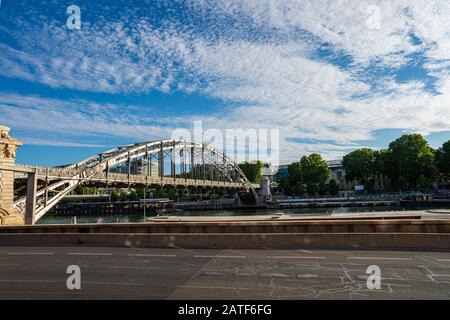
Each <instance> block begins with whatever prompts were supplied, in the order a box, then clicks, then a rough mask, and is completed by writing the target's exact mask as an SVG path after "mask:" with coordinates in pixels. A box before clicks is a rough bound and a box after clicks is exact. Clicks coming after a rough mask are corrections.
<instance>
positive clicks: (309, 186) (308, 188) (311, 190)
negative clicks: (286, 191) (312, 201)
mask: <svg viewBox="0 0 450 320" xmlns="http://www.w3.org/2000/svg"><path fill="white" fill-rule="evenodd" d="M306 192H307V193H308V195H310V196H314V195H315V194H316V185H315V184H314V183H312V182H308V183H307V184H306Z"/></svg>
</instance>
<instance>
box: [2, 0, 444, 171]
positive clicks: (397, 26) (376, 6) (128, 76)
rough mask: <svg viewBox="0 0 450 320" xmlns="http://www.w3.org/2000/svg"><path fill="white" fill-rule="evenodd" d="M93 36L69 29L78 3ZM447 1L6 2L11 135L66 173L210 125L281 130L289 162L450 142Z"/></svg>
mask: <svg viewBox="0 0 450 320" xmlns="http://www.w3.org/2000/svg"><path fill="white" fill-rule="evenodd" d="M73 4H75V5H78V6H79V7H80V9H81V29H80V30H69V29H68V28H67V26H66V20H67V18H68V16H67V14H66V10H67V7H68V6H69V5H73ZM449 13H450V4H449V3H447V2H445V1H424V0H416V1H409V0H408V1H406V0H399V1H386V0H385V1H371V3H370V5H368V4H367V3H362V1H356V0H355V1H353V0H334V1H331V0H330V1H329V0H322V1H317V0H304V1H294V0H277V1H269V0H267V1H266V0H236V1H229V0H228V1H227V0H211V1H210V0H164V1H163V0H152V1H150V0H149V1H142V0H141V1H113V0H109V1H103V0H98V1H85V0H72V1H58V0H47V1H42V0H33V1H31V0H28V1H26V0H25V1H12V0H2V2H1V7H0V123H1V124H5V125H8V126H10V127H11V128H12V132H13V135H14V136H16V137H18V138H20V139H22V140H23V141H24V142H25V146H24V147H23V148H22V149H21V150H20V151H19V152H18V159H17V161H18V162H21V163H31V164H37V165H59V164H66V163H71V162H74V161H77V160H81V159H83V158H85V157H87V156H89V155H91V154H93V153H96V152H100V151H102V150H104V149H107V148H110V147H113V146H117V145H121V144H128V143H134V142H138V141H144V140H155V139H165V138H170V136H171V133H172V132H173V131H174V130H175V129H177V128H191V127H192V126H193V123H194V121H199V120H201V121H202V122H203V126H204V128H205V129H208V128H209V129H215V128H216V129H219V130H224V129H227V128H229V129H238V128H242V129H249V128H255V129H258V128H259V129H263V128H264V129H278V130H280V161H281V162H282V163H287V162H290V161H294V160H297V159H298V158H300V157H301V156H302V155H304V154H307V153H312V152H319V153H321V154H323V155H324V156H325V157H326V158H327V159H337V158H340V157H342V155H343V154H345V153H347V152H349V151H352V150H354V149H356V148H360V147H373V148H383V147H386V146H387V144H388V143H389V142H390V141H392V140H393V139H395V138H397V137H399V136H400V135H401V134H404V133H411V132H418V133H421V134H423V135H425V136H426V137H427V139H428V140H429V141H430V143H431V144H432V145H433V146H434V147H439V146H440V145H442V143H443V142H445V141H447V140H449V139H450V79H449V69H450V59H449V56H448V52H450V24H449V23H448V15H449Z"/></svg>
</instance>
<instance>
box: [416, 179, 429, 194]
mask: <svg viewBox="0 0 450 320" xmlns="http://www.w3.org/2000/svg"><path fill="white" fill-rule="evenodd" d="M430 185H431V181H430V179H428V178H425V177H424V176H420V177H419V179H417V190H419V191H420V192H423V193H427V192H428V191H430Z"/></svg>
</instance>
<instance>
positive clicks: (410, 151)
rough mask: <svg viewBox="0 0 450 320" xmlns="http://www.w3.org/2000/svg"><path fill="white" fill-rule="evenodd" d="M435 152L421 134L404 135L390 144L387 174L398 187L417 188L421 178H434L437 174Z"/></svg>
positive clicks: (387, 156)
mask: <svg viewBox="0 0 450 320" xmlns="http://www.w3.org/2000/svg"><path fill="white" fill-rule="evenodd" d="M434 158H435V151H434V150H433V148H431V147H430V146H429V144H428V142H427V141H426V140H425V139H424V138H423V137H422V136H421V135H420V134H408V135H403V136H402V137H400V138H398V139H397V140H395V141H394V142H391V144H389V148H388V150H387V154H386V159H385V164H384V165H385V172H386V174H387V176H389V177H390V178H391V179H392V180H393V181H394V182H396V184H397V186H398V187H400V188H401V185H403V187H404V181H402V183H400V178H401V177H403V178H404V179H406V180H407V182H408V185H410V186H415V185H416V183H417V180H418V178H419V177H420V176H424V177H426V178H432V177H433V176H434V174H435V173H436V172H435V165H434Z"/></svg>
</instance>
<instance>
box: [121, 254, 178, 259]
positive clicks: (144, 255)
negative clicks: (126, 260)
mask: <svg viewBox="0 0 450 320" xmlns="http://www.w3.org/2000/svg"><path fill="white" fill-rule="evenodd" d="M128 256H129V257H150V258H152V257H153V258H174V257H176V256H177V255H176V254H142V253H136V254H134V253H133V254H129V255H128Z"/></svg>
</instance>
